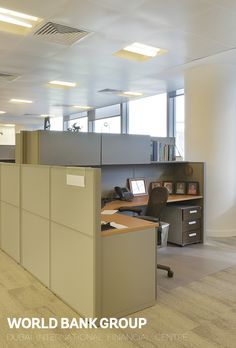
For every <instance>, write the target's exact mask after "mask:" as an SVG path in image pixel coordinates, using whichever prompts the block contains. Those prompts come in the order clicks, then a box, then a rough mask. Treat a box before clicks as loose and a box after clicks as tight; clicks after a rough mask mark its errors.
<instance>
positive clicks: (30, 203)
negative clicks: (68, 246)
mask: <svg viewBox="0 0 236 348" xmlns="http://www.w3.org/2000/svg"><path fill="white" fill-rule="evenodd" d="M21 189H22V193H21V256H22V257H21V262H22V265H23V266H24V267H25V268H26V269H27V270H28V271H30V272H31V273H33V274H34V275H35V276H36V277H37V278H38V279H39V280H41V282H42V283H43V284H45V285H46V286H47V287H49V272H50V270H49V268H50V263H49V248H50V245H49V241H50V206H49V205H50V167H47V166H41V167H40V166H30V165H24V166H22V167H21Z"/></svg>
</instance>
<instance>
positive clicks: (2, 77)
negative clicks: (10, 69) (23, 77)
mask: <svg viewBox="0 0 236 348" xmlns="http://www.w3.org/2000/svg"><path fill="white" fill-rule="evenodd" d="M19 77H20V76H19V75H16V74H10V73H3V72H0V81H7V82H11V81H15V80H16V79H18V78H19Z"/></svg>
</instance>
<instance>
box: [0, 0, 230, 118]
mask: <svg viewBox="0 0 236 348" xmlns="http://www.w3.org/2000/svg"><path fill="white" fill-rule="evenodd" d="M0 7H5V8H9V9H12V10H16V11H20V12H24V13H27V14H31V15H34V16H38V17H42V18H43V19H44V20H46V21H48V20H50V21H53V22H56V23H59V24H65V25H69V26H72V27H75V28H80V29H87V30H88V31H91V32H93V33H92V35H90V36H88V37H87V38H85V39H84V40H82V41H80V42H78V43H77V44H75V45H73V46H71V47H65V46H62V45H58V44H55V43H49V42H46V41H42V40H40V39H38V38H35V37H33V36H32V35H31V34H30V35H28V36H26V37H23V36H20V35H14V34H6V33H3V32H0V72H5V73H13V74H19V75H20V78H18V79H17V80H15V81H12V82H0V110H5V111H7V114H5V115H4V116H1V117H0V122H4V121H5V122H7V123H9V122H12V121H14V122H17V121H18V120H19V123H22V122H27V121H28V122H31V123H32V121H33V120H34V122H37V121H36V118H32V117H31V116H30V115H28V116H24V114H38V115H39V114H56V115H58V116H60V115H63V114H64V115H66V114H69V113H72V112H75V109H73V108H69V107H61V106H58V105H75V104H80V105H90V106H92V107H99V106H104V105H111V104H115V103H118V102H120V101H121V100H125V99H122V98H121V97H118V96H115V95H107V94H102V93H98V91H99V90H102V89H105V88H111V89H117V90H131V91H136V92H143V93H144V94H145V95H153V94H156V93H160V92H164V91H168V90H173V89H176V88H182V87H183V70H184V69H185V68H186V67H188V66H189V63H190V62H192V61H196V60H197V63H199V62H201V59H202V58H205V57H209V56H216V57H217V56H219V57H220V58H221V60H222V59H223V60H226V61H227V62H229V63H231V64H232V63H234V62H236V59H235V57H236V54H235V51H234V47H236V21H235V17H236V1H235V0H178V1H177V0H128V1H127V0H86V1H85V0H47V1H46V0H28V1H27V0H21V1H19V0H1V3H0ZM133 42H141V43H144V44H147V45H152V46H156V47H161V48H164V49H167V50H168V54H166V55H163V56H161V57H158V58H154V59H152V60H149V61H146V62H135V61H129V60H125V59H121V58H118V57H115V56H113V55H112V54H113V53H114V52H115V51H118V50H120V49H122V48H123V47H125V46H127V45H128V44H131V43H133ZM232 49H233V50H232ZM224 51H229V53H228V54H223V55H222V54H221V55H219V53H220V52H224ZM217 54H218V55H217ZM195 64H196V63H195ZM50 80H64V81H72V82H78V84H79V86H78V87H76V88H73V89H69V90H63V89H52V88H48V87H46V83H47V82H48V81H50ZM10 98H22V99H32V100H34V103H33V104H31V105H19V104H15V105H14V104H11V103H9V99H10ZM38 119H39V117H38Z"/></svg>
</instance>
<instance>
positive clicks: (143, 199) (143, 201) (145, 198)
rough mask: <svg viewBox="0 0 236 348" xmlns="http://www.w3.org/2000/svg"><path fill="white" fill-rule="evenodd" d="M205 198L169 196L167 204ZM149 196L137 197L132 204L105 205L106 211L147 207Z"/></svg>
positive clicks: (117, 202) (119, 201)
mask: <svg viewBox="0 0 236 348" xmlns="http://www.w3.org/2000/svg"><path fill="white" fill-rule="evenodd" d="M200 198H203V196H191V195H169V198H168V201H167V203H175V202H185V201H192V200H194V199H200ZM147 203H148V195H145V196H139V197H135V198H134V199H133V200H132V201H131V202H127V201H121V200H115V201H112V202H109V203H107V204H106V205H105V207H104V209H119V208H120V207H138V206H142V205H147Z"/></svg>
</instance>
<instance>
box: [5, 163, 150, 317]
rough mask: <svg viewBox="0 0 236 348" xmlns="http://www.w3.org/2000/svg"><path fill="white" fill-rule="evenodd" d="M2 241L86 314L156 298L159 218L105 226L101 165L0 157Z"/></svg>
mask: <svg viewBox="0 0 236 348" xmlns="http://www.w3.org/2000/svg"><path fill="white" fill-rule="evenodd" d="M0 175H1V195H0V201H1V206H0V207H1V223H0V227H1V230H0V246H1V249H2V250H3V251H4V252H6V253H7V254H8V255H9V256H11V257H12V258H13V259H14V260H15V261H16V262H18V263H19V264H20V265H21V266H22V267H24V268H25V269H26V270H27V271H29V272H31V273H32V274H33V275H34V276H35V277H37V278H38V279H39V280H40V281H41V282H42V284H44V285H45V286H46V287H48V288H49V289H51V290H52V291H53V292H54V293H55V294H57V295H58V296H59V297H60V298H61V299H62V300H63V301H65V302H66V303H67V304H69V305H70V306H71V307H72V308H73V309H75V310H76V311H77V312H78V313H79V314H81V315H82V316H84V317H88V318H90V317H102V316H105V317H106V316H108V317H109V316H115V317H119V316H123V315H127V314H130V313H133V312H135V311H137V310H139V309H142V308H145V307H147V306H151V305H153V304H155V300H156V246H155V245H156V243H155V240H156V239H155V238H156V234H155V226H148V227H145V228H139V229H137V230H135V231H134V230H132V231H131V232H130V233H128V232H129V229H128V228H127V230H126V231H122V233H121V234H120V233H119V231H116V232H115V233H114V234H112V235H110V234H109V235H107V234H104V236H103V235H102V233H101V226H100V222H101V216H100V213H101V207H100V202H101V177H100V175H101V170H100V169H96V168H87V167H57V166H43V165H17V164H1V165H0Z"/></svg>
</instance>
